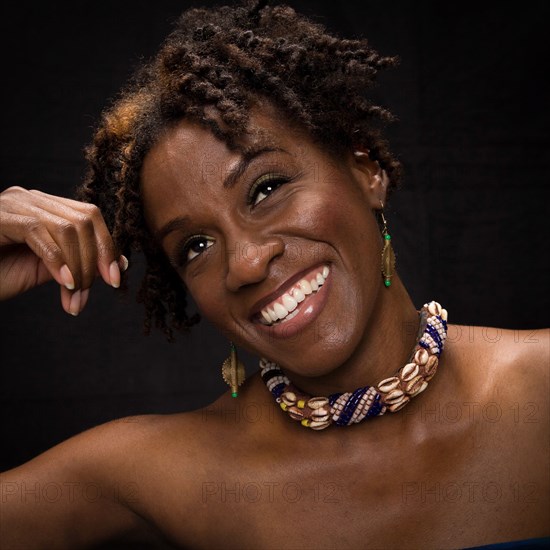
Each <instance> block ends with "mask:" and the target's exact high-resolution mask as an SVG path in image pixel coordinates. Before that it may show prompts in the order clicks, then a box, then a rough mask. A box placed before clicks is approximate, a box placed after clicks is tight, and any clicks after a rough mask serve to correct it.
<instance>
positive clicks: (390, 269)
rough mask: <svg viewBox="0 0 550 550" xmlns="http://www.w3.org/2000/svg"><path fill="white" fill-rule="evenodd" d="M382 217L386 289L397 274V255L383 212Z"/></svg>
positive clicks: (383, 271)
mask: <svg viewBox="0 0 550 550" xmlns="http://www.w3.org/2000/svg"><path fill="white" fill-rule="evenodd" d="M380 205H381V206H382V210H383V209H384V203H383V202H382V201H380ZM380 216H381V218H382V223H383V224H384V227H383V228H382V237H383V238H384V248H383V249H382V276H383V277H384V284H385V285H386V287H390V286H391V278H392V275H393V274H394V272H395V253H394V251H393V247H392V245H391V235H390V234H389V233H388V224H387V223H386V218H385V217H384V212H383V211H381V212H380Z"/></svg>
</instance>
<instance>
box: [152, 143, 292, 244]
mask: <svg viewBox="0 0 550 550" xmlns="http://www.w3.org/2000/svg"><path fill="white" fill-rule="evenodd" d="M276 151H283V152H284V149H281V148H280V147H260V148H258V149H248V150H246V151H244V152H243V154H242V157H241V159H240V160H239V162H238V163H237V166H235V168H233V170H231V171H230V172H229V174H228V175H227V176H226V178H225V179H224V181H223V187H224V188H225V189H231V188H232V187H233V186H234V185H235V184H236V183H237V180H238V179H239V177H240V176H241V175H242V174H243V173H244V172H245V171H246V169H247V168H248V166H249V165H250V163H251V162H252V161H253V160H254V159H256V158H257V157H259V156H260V155H264V154H266V153H274V152H276ZM189 222H190V220H189V216H178V217H177V218H173V219H171V220H170V221H169V222H166V223H165V224H164V225H163V226H162V227H161V228H160V229H159V230H158V231H157V232H156V233H155V234H154V238H155V239H156V240H157V242H162V241H163V239H164V238H165V237H166V235H168V234H169V233H172V231H176V230H178V229H184V228H185V226H186V225H188V224H189Z"/></svg>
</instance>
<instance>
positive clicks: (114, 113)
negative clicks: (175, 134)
mask: <svg viewBox="0 0 550 550" xmlns="http://www.w3.org/2000/svg"><path fill="white" fill-rule="evenodd" d="M396 63H397V59H396V57H383V56H381V55H380V54H379V53H378V52H376V51H375V50H373V49H372V48H371V47H370V45H369V44H368V42H367V40H366V39H357V40H347V39H343V38H340V37H338V36H335V35H334V34H331V33H329V32H328V31H327V30H326V28H325V27H324V26H323V25H321V24H318V23H316V22H313V21H312V20H311V19H308V18H306V17H305V16H303V15H300V14H298V13H296V12H295V11H294V9H292V8H291V7H289V6H287V5H270V3H269V2H266V1H261V0H260V1H257V0H256V1H246V2H243V3H239V4H236V5H233V6H219V7H216V8H213V9H202V8H201V9H196V8H194V9H189V10H187V11H185V12H184V13H183V14H182V15H181V16H180V18H179V19H178V20H177V22H176V24H175V27H174V29H173V30H172V32H171V33H170V34H169V35H168V37H167V38H166V40H165V41H164V43H163V44H162V45H161V47H160V49H159V50H158V52H157V54H156V56H154V57H153V58H152V59H151V60H149V61H147V62H146V63H144V64H143V65H142V67H140V68H139V69H138V71H136V74H135V75H134V77H133V78H132V79H131V81H130V82H129V84H128V86H127V87H126V88H125V89H124V90H123V91H122V92H121V95H120V96H119V97H118V98H117V100H116V101H115V102H113V105H112V106H111V107H110V108H108V109H107V110H106V111H105V112H104V114H103V116H102V119H101V121H100V124H99V126H98V128H97V130H96V131H95V134H94V137H93V141H92V143H91V144H90V145H89V146H88V147H87V148H86V158H87V161H88V172H87V174H86V178H85V180H84V182H83V184H82V185H81V186H80V187H79V189H78V190H77V198H79V199H80V200H83V201H86V202H92V203H95V204H96V205H97V206H99V208H100V210H101V211H102V213H103V216H104V218H105V221H106V223H107V227H108V228H109V230H110V231H111V233H112V235H113V240H114V242H115V245H116V246H117V248H118V250H119V251H120V252H121V253H123V254H125V255H126V256H127V257H131V253H132V250H134V251H142V252H143V253H144V255H145V259H146V265H147V267H146V273H145V276H144V278H143V281H142V284H141V288H140V289H139V291H138V294H137V300H138V302H142V303H143V304H144V306H145V322H144V332H145V333H149V332H150V328H151V324H152V322H153V321H154V322H155V325H156V326H157V327H158V328H160V329H161V330H162V331H163V332H164V333H165V334H166V336H167V337H168V339H169V340H172V339H173V329H177V330H186V329H188V328H189V327H190V326H191V325H193V324H195V323H196V322H197V321H198V319H199V317H198V315H197V314H194V315H189V314H188V312H187V296H186V290H185V288H184V285H183V283H182V281H181V279H180V277H179V276H178V275H177V273H176V272H175V270H174V269H173V268H172V267H171V265H170V264H169V262H168V260H167V259H166V257H165V255H164V253H163V252H162V250H161V248H160V246H159V245H158V244H157V243H155V242H154V239H153V237H152V235H151V233H150V232H149V230H148V228H147V225H146V223H145V219H144V215H143V210H142V203H141V196H140V170H141V166H142V164H143V160H144V158H145V155H146V154H147V152H148V151H149V150H150V149H151V147H152V146H153V145H154V143H155V140H156V139H158V136H159V134H160V132H161V131H162V130H163V129H165V128H167V127H168V126H170V125H173V124H175V122H176V121H178V120H180V119H182V118H186V119H188V120H193V121H196V122H198V123H200V124H203V125H205V126H206V127H208V128H209V129H210V130H211V131H212V132H213V133H214V134H215V135H216V136H217V137H219V138H220V139H222V140H224V142H225V143H226V144H227V145H228V146H229V147H235V146H236V140H237V138H238V137H239V136H242V135H243V133H244V132H245V131H246V128H247V122H248V118H249V113H250V106H251V104H252V102H253V100H254V99H255V98H256V99H257V98H258V97H260V96H261V97H263V98H267V99H268V100H269V102H271V104H272V105H274V106H275V107H276V108H277V109H278V110H280V112H282V113H283V114H284V115H286V116H287V117H289V120H292V121H293V122H294V123H295V124H299V125H301V126H302V127H303V128H305V129H306V130H307V131H308V132H309V133H310V135H311V136H312V138H314V139H315V140H316V141H317V142H318V143H320V144H321V146H324V147H326V148H327V150H329V151H330V152H332V153H334V154H338V153H339V152H342V151H344V150H347V151H349V150H350V149H351V148H352V147H354V148H358V147H359V148H363V149H366V150H368V151H369V155H370V158H371V159H372V160H375V161H377V162H378V163H379V165H380V166H381V167H382V168H383V169H384V170H386V172H387V174H388V177H389V186H388V187H389V188H388V192H391V191H392V190H393V188H395V187H396V186H397V185H398V183H399V180H400V177H401V165H400V163H399V161H398V160H397V159H396V158H395V157H394V156H393V155H392V154H391V152H390V150H389V147H388V145H387V142H386V141H385V139H383V137H382V135H381V128H382V126H383V125H384V123H386V122H389V121H392V120H393V119H394V117H393V115H392V114H391V113H390V112H389V111H388V110H386V109H384V108H382V107H381V106H379V105H375V104H373V103H372V102H371V101H369V99H368V97H366V95H365V92H366V91H367V90H369V89H371V88H372V87H373V86H374V85H375V79H376V76H377V74H378V72H379V71H380V70H381V69H384V68H387V67H391V66H394V65H395V64H396ZM212 112H215V113H216V116H212ZM220 121H221V124H220V123H219V122H220ZM122 288H123V289H127V283H126V279H125V277H124V276H123V283H122Z"/></svg>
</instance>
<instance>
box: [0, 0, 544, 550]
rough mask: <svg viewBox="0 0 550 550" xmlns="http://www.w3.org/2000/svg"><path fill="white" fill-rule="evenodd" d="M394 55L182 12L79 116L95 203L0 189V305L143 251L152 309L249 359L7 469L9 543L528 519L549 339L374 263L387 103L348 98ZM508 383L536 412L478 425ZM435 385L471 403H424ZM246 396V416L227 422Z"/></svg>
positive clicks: (500, 527) (493, 538)
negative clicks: (83, 119)
mask: <svg viewBox="0 0 550 550" xmlns="http://www.w3.org/2000/svg"><path fill="white" fill-rule="evenodd" d="M393 63H394V60H393V59H392V58H384V57H381V56H380V55H379V54H377V52H375V51H374V50H372V49H371V48H370V47H369V46H368V45H367V44H366V43H365V42H363V41H343V40H339V39H336V38H333V37H331V36H329V35H327V34H326V32H325V31H324V29H322V28H321V27H318V26H316V25H313V24H311V23H310V22H308V21H307V20H304V19H302V18H301V17H298V16H296V15H295V14H294V12H292V10H290V9H288V8H285V7H274V8H270V7H262V6H261V5H257V6H251V7H250V8H227V9H218V10H215V11H212V12H208V11H206V12H202V11H199V12H190V13H188V14H187V15H186V16H185V17H184V18H183V19H182V21H181V24H180V26H179V27H178V28H177V29H176V31H175V32H174V34H172V35H171V37H170V38H169V39H168V41H167V42H166V43H165V44H164V45H163V48H162V49H161V51H160V53H159V55H158V56H157V58H156V59H155V60H153V62H152V63H150V64H149V65H148V66H146V68H145V69H144V70H142V72H141V74H140V75H139V76H138V79H137V81H136V83H135V84H134V85H133V86H132V87H130V88H129V89H128V90H127V92H126V93H125V94H124V95H123V96H122V98H121V99H120V100H119V101H118V102H117V104H116V105H115V106H114V107H113V108H112V109H111V110H109V111H108V112H107V113H106V114H105V117H104V120H103V123H102V125H101V127H100V128H99V129H98V131H97V132H96V136H95V140H94V143H93V145H92V146H91V147H90V148H89V149H88V159H89V162H90V172H89V176H88V179H87V182H86V184H85V186H84V187H83V189H82V190H81V193H80V194H79V197H78V198H79V199H83V200H84V201H85V202H86V203H93V204H95V205H97V206H92V205H90V204H85V203H82V202H76V201H72V200H69V199H65V198H60V197H52V196H49V195H48V196H47V195H45V194H42V193H40V192H37V191H27V190H26V189H21V188H10V189H8V190H7V191H5V192H4V193H3V194H2V203H1V204H2V214H3V219H2V226H3V229H2V231H3V233H2V234H3V242H2V244H3V245H4V246H3V250H2V259H3V268H4V269H5V270H6V271H4V272H3V283H4V284H3V285H2V290H3V292H4V295H3V297H4V298H6V297H9V296H11V295H14V294H17V293H20V292H22V291H23V290H25V289H26V288H28V287H32V286H34V285H36V284H38V283H40V282H43V281H44V280H47V279H48V278H51V277H53V278H54V279H55V280H56V281H57V282H58V283H59V285H60V288H61V298H62V304H63V307H64V309H65V310H66V311H67V312H69V313H72V314H77V313H79V312H80V311H81V310H82V309H83V307H85V305H86V301H87V299H88V289H89V288H90V286H91V284H92V282H93V279H94V278H95V277H96V276H97V275H99V276H100V277H101V278H102V279H103V280H104V281H105V282H106V283H107V284H109V285H111V286H113V287H118V286H119V284H120V278H121V271H122V272H124V271H125V268H126V267H127V259H128V258H129V261H130V262H132V255H131V251H132V249H133V248H136V247H141V248H142V249H143V251H144V253H145V256H146V258H147V260H148V264H147V265H148V269H147V273H146V277H145V280H144V285H143V287H142V291H141V295H140V298H141V300H142V301H143V302H144V303H145V305H146V311H147V318H148V322H149V323H151V322H152V321H154V322H155V323H156V324H157V325H158V326H160V327H161V328H162V329H164V330H165V332H166V333H167V334H168V335H171V329H173V328H179V327H181V326H184V327H185V326H190V325H192V324H193V322H194V320H195V319H194V317H193V316H192V315H190V314H188V312H187V309H186V292H189V293H190V295H191V296H192V298H193V300H194V302H195V303H196V304H197V306H198V308H199V310H200V311H201V313H202V314H203V315H204V316H205V317H206V318H208V319H209V320H210V321H211V322H213V323H214V324H215V325H216V326H217V327H218V328H219V329H220V330H221V331H222V332H223V333H224V334H226V335H227V337H228V339H229V340H231V342H233V343H234V344H235V345H236V347H237V348H241V347H242V348H244V349H247V350H248V351H250V352H252V353H254V354H255V355H257V356H259V357H265V358H267V361H263V362H262V363H261V366H262V370H263V373H262V376H260V375H259V373H256V374H255V375H252V376H250V377H249V378H248V379H247V380H246V381H245V382H244V384H242V385H239V380H238V369H237V370H236V371H235V369H234V368H232V367H235V364H236V363H235V359H234V353H233V351H232V352H231V358H232V361H229V362H228V365H227V367H226V369H225V373H224V374H225V377H226V378H227V379H228V381H229V383H230V385H231V389H230V391H229V392H228V393H226V394H224V395H223V396H222V397H221V398H220V399H219V400H217V401H216V402H215V403H214V404H213V405H212V406H210V407H208V408H205V409H202V410H198V411H195V412H192V413H187V414H179V415H171V416H166V417H159V416H150V417H148V416H145V417H138V418H137V419H135V421H132V422H113V423H109V424H105V425H103V426H100V427H98V428H96V429H93V430H90V431H87V432H85V433H83V434H81V435H79V436H77V437H75V438H71V439H70V440H68V441H66V442H65V443H63V444H61V445H59V446H57V447H55V448H53V449H51V450H50V451H48V452H46V453H44V454H43V455H41V456H39V457H37V458H36V459H35V460H33V461H31V462H29V463H27V464H24V465H22V466H21V467H19V468H16V469H13V470H10V471H9V472H6V473H5V474H4V475H3V479H2V481H3V484H4V487H5V488H6V489H5V491H4V497H5V498H4V500H5V502H6V504H8V503H9V506H6V512H5V516H4V518H3V519H4V522H3V523H4V524H5V525H8V529H7V534H6V535H5V537H6V539H5V540H6V541H7V544H8V547H9V545H11V546H14V547H15V546H16V545H17V544H19V546H20V547H32V546H40V545H41V543H42V541H44V540H48V545H49V546H55V547H57V546H67V547H76V546H79V545H85V544H90V543H93V542H99V541H103V540H108V539H115V540H116V539H120V538H123V537H130V538H131V537H138V538H145V539H146V538H148V537H149V538H154V537H155V536H157V535H160V536H163V537H166V538H167V539H168V540H170V541H171V542H172V543H174V544H176V545H179V546H183V547H186V546H189V547H198V548H200V547H204V548H221V547H224V548H225V547H235V548H246V547H253V548H280V547H298V546H299V547H312V548H318V547H319V548H323V547H327V548H345V547H352V546H359V547H373V548H405V547H417V548H420V547H422V548H426V547H431V548H442V547H467V546H474V545H477V544H488V543H492V542H500V541H506V540H518V539H529V538H533V537H540V536H542V535H545V534H547V531H546V522H545V520H546V519H547V513H546V508H547V504H548V502H547V499H548V496H547V494H548V493H547V488H548V479H547V473H546V468H545V466H546V464H547V457H546V452H547V447H546V446H545V445H546V443H545V442H546V437H545V436H546V435H547V431H548V426H547V424H546V423H545V421H546V419H547V414H546V415H545V414H544V413H543V411H544V410H547V399H548V398H547V394H546V391H545V383H546V381H545V376H546V366H545V361H547V355H545V353H546V354H547V350H546V348H545V339H547V338H548V332H547V331H544V332H543V331H541V333H540V334H539V336H540V337H539V338H538V340H537V341H536V342H533V344H532V345H530V346H522V347H521V348H519V347H518V346H517V345H516V344H517V342H516V339H517V338H518V337H519V338H520V339H525V338H526V337H527V334H525V333H523V332H519V333H518V332H517V331H503V333H502V339H501V340H500V341H499V344H498V351H495V348H494V347H490V346H488V345H487V342H486V338H483V329H482V328H481V327H468V328H466V327H460V326H457V325H454V326H453V325H447V324H446V311H445V310H444V308H442V307H441V306H440V305H439V304H437V303H436V302H430V303H427V304H426V306H425V308H423V310H422V313H421V314H420V315H419V313H418V311H417V309H416V307H415V306H414V305H413V303H412V300H411V299H410V297H409V294H408V292H407V290H406V289H405V287H404V286H403V284H402V283H401V280H400V277H399V275H398V274H397V273H396V272H395V271H394V269H393V262H392V254H391V244H390V243H391V235H390V233H389V229H388V226H387V225H386V223H385V217H384V215H383V211H384V207H385V206H386V203H387V200H388V197H389V194H390V193H391V191H392V190H393V188H394V187H395V186H396V185H397V183H398V181H399V176H400V164H399V162H398V161H397V160H396V159H395V158H394V157H393V155H392V153H391V152H390V150H389V148H388V146H387V144H386V143H385V141H384V140H383V139H382V138H381V137H380V134H379V131H378V127H379V124H380V122H385V121H387V120H389V119H390V118H391V116H390V114H389V113H388V112H387V111H385V110H384V109H382V108H380V107H378V106H377V105H374V104H372V103H370V102H369V101H367V100H366V99H365V98H364V97H363V90H364V89H366V88H368V87H370V86H372V84H373V82H374V79H375V77H376V75H377V73H378V71H379V70H380V69H382V68H385V67H388V66H391V65H392V64H393ZM335 75H336V76H335ZM342 105H344V106H345V108H344V109H342V107H341V106H342ZM98 207H99V208H98ZM31 220H32V222H31V223H29V222H30V221H31ZM67 220H68V221H69V222H70V223H71V224H72V225H71V227H67V223H66V221H67ZM111 235H112V237H111ZM22 243H26V244H27V245H28V246H27V247H24V246H22ZM52 243H55V244H52ZM75 243H76V246H77V248H76V250H77V253H73V251H75V248H74V246H75ZM45 251H46V252H47V253H45ZM69 251H70V253H69ZM121 253H123V254H124V256H120V254H121ZM29 266H30V267H29ZM13 267H16V269H14V268H13ZM181 282H183V285H184V286H182V285H181ZM184 289H186V290H184ZM427 322H428V324H427ZM428 326H429V327H431V328H427V327H428ZM411 329H412V330H411ZM447 331H449V332H451V331H453V332H452V333H453V334H454V336H455V337H454V338H449V339H448V342H447V344H446V346H445V349H444V350H443V349H442V348H443V345H444V343H445V334H446V332H447ZM464 331H468V333H469V334H472V336H473V337H471V338H461V337H458V336H457V335H459V334H461V333H464ZM421 343H422V345H421ZM439 360H440V361H439ZM275 363H276V364H277V365H278V366H279V367H280V368H281V369H282V371H279V369H278V367H276V366H275ZM470 365H475V366H476V368H475V369H470V368H468V367H469V366H470ZM526 369H529V376H524V375H523V372H524V370H526ZM436 371H437V372H436ZM396 373H397V375H398V378H399V379H396V378H395V376H394V375H395V374H396ZM285 377H286V378H285ZM289 382H291V383H292V387H291V386H290V385H289ZM409 383H411V385H410V387H409ZM366 384H368V385H369V386H371V387H372V388H374V389H373V390H365V391H363V392H359V393H355V392H356V391H357V390H358V389H359V388H363V389H364V388H365V386H366ZM266 385H267V386H268V387H267V388H266ZM428 386H429V387H428ZM271 391H272V392H273V393H274V394H276V397H277V400H275V399H274V398H273V396H272V395H271V393H270V392H271ZM345 392H354V393H353V394H352V395H344V397H343V398H342V399H341V398H340V397H338V398H334V399H333V398H330V399H329V398H328V396H331V395H333V394H335V393H344V394H345ZM232 394H238V396H237V398H236V399H234V398H233V397H232ZM306 394H307V395H306ZM518 395H520V396H523V395H528V396H529V398H530V400H531V401H532V402H533V403H535V404H536V405H537V407H538V408H537V409H536V410H533V411H530V414H532V417H531V418H532V420H533V421H532V422H521V423H520V422H517V421H516V420H515V417H514V415H509V416H508V417H506V418H505V417H502V418H500V417H499V418H497V416H496V413H495V410H496V408H495V406H494V405H492V404H494V403H498V410H512V411H513V410H514V407H515V406H516V405H515V404H516V403H517V401H518ZM354 396H355V397H354ZM449 402H452V403H460V404H463V403H470V404H472V405H471V408H470V410H469V412H470V413H471V416H469V417H464V418H460V419H457V421H456V422H452V423H435V422H434V423H429V422H428V423H427V422H426V419H427V418H429V417H430V415H431V414H432V413H431V412H430V411H435V410H437V409H438V407H439V406H440V404H441V403H449ZM476 404H477V405H479V406H480V407H481V413H480V410H479V407H478V409H477V410H476V407H475V405H476ZM251 406H253V407H255V408H257V410H260V411H266V413H265V414H263V415H262V416H261V418H260V419H259V421H257V422H249V423H247V424H246V425H236V424H235V422H233V421H232V417H231V414H232V413H233V411H235V409H236V408H237V409H239V408H241V409H249V408H250V407H251ZM281 409H282V410H281ZM327 409H330V410H329V412H327ZM446 410H447V414H449V412H448V409H446ZM522 412H523V411H522ZM392 413H395V414H392ZM380 414H384V416H383V417H382V418H364V419H363V418H362V417H363V416H367V417H370V416H379V415H380ZM289 416H290V418H289ZM296 420H298V421H299V422H297V421H296ZM356 420H360V422H355V421H356ZM300 424H303V425H300ZM334 424H353V425H349V426H342V427H341V428H340V427H337V426H334ZM517 447H522V448H528V449H530V462H529V468H528V469H526V468H525V459H524V457H522V456H518V455H517V453H516V452H515V451H516V448H517ZM35 484H38V485H39V487H41V488H44V487H47V490H46V493H45V494H46V498H42V499H41V500H40V499H39V500H38V501H33V503H32V505H31V506H29V502H28V500H23V499H21V498H20V494H18V493H17V492H18V491H21V489H22V488H23V487H24V488H25V489H27V488H28V487H33V486H35ZM505 489H506V490H505ZM58 490H61V491H62V492H63V491H64V492H65V493H67V495H66V498H62V499H57V498H56V499H54V495H52V494H51V493H50V492H48V491H58ZM525 491H530V493H529V498H527V499H526V498H525V495H524V492H525ZM459 492H460V497H459V496H458V495H459ZM466 493H467V495H468V497H467V498H464V495H465V494H466ZM520 493H521V504H518V501H519V500H520V498H519V496H520ZM48 499H49V500H48ZM52 500H55V506H52V505H51V504H52V502H50V501H52ZM366 512H367V513H366ZM74 519H76V521H77V522H78V526H79V527H78V529H74ZM487 519H489V521H487ZM350 520H351V521H350ZM243 525H246V528H243ZM228 535H229V536H228ZM3 537H4V535H3Z"/></svg>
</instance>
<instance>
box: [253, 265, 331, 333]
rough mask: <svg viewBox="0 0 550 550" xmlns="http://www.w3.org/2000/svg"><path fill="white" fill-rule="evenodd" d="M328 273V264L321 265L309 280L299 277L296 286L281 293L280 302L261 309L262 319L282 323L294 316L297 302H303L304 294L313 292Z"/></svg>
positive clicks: (321, 283)
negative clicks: (318, 270) (320, 268)
mask: <svg viewBox="0 0 550 550" xmlns="http://www.w3.org/2000/svg"><path fill="white" fill-rule="evenodd" d="M329 273H330V270H329V267H328V266H326V265H325V266H323V269H322V270H321V271H320V272H319V273H317V274H316V275H315V277H314V278H313V279H311V281H307V280H306V279H301V280H300V281H298V284H297V286H296V287H294V288H293V289H292V290H290V291H289V292H287V293H285V294H283V296H282V297H281V298H280V301H281V302H282V304H281V303H279V302H273V304H271V305H270V306H269V307H265V308H264V309H262V310H261V312H260V313H261V314H262V318H263V320H264V321H265V322H266V323H267V324H268V325H271V324H273V323H275V322H276V321H280V322H281V323H283V322H284V321H288V320H290V319H292V318H294V317H295V316H296V315H297V314H298V312H299V311H300V310H299V309H298V304H299V303H301V302H303V301H304V300H305V299H306V296H309V295H310V294H312V293H313V292H316V291H317V290H319V288H320V287H322V286H323V284H324V283H325V279H326V278H327V277H328V275H329Z"/></svg>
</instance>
